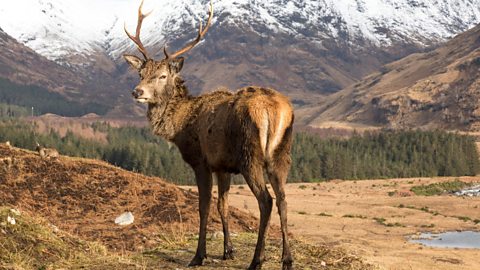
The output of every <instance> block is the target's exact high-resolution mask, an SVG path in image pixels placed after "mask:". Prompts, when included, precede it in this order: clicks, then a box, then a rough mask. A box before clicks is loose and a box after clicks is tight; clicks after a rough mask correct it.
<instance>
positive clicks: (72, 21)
mask: <svg viewBox="0 0 480 270" xmlns="http://www.w3.org/2000/svg"><path fill="white" fill-rule="evenodd" d="M138 3H139V1H136V0H102V1H98V0H83V1H77V0H16V1H8V2H5V3H2V5H1V6H0V26H1V27H2V28H3V29H4V30H5V32H7V33H8V34H9V35H11V36H13V37H14V38H16V39H17V40H19V41H20V42H22V43H24V44H25V45H27V46H28V47H30V48H32V49H34V50H35V51H36V52H38V53H40V54H41V55H43V56H46V57H47V58H49V59H52V60H62V58H63V57H64V56H65V55H68V54H71V53H91V52H95V51H97V50H99V49H103V50H105V52H106V53H107V54H108V55H110V56H112V57H113V58H115V57H118V56H119V55H120V54H121V53H123V52H124V51H125V50H126V47H127V46H129V47H131V46H132V45H131V44H130V42H129V41H128V40H127V39H126V36H125V33H124V32H123V24H124V22H126V24H127V27H128V28H129V29H131V31H134V27H135V23H136V17H135V16H136V9H137V6H138ZM213 5H214V7H215V19H214V24H216V23H217V24H224V23H230V24H245V25H248V26H250V27H251V28H252V30H254V31H255V32H257V34H258V35H259V36H262V35H268V34H270V32H273V33H277V32H283V33H286V34H288V35H289V36H291V37H293V38H296V39H306V40H310V41H313V42H317V43H318V44H319V46H321V44H322V41H323V40H324V39H326V38H335V39H343V40H345V41H347V42H348V43H349V44H351V45H353V46H355V45H360V44H359V41H367V42H370V43H372V44H373V45H375V46H378V47H388V46H391V45H392V44H395V43H398V42H407V43H414V44H418V45H431V44H435V43H436V42H439V41H444V40H445V39H447V38H449V37H452V36H453V35H455V34H458V33H459V32H462V31H465V30H467V29H469V28H471V27H473V26H474V25H475V24H476V23H479V22H480V0H456V1H452V0H395V1H393V0H229V1H225V0H215V1H213ZM207 7H208V0H175V1H161V0H147V1H146V2H145V6H144V10H145V11H149V10H153V13H152V15H151V18H149V19H148V20H146V21H145V25H144V29H143V36H144V40H145V42H146V43H147V44H150V45H153V44H155V45H159V46H160V45H162V44H164V43H165V42H167V41H168V40H169V39H171V38H174V37H175V35H176V34H183V32H184V31H185V30H184V27H185V26H186V25H189V26H191V28H190V29H188V30H187V31H189V32H192V31H195V28H196V25H197V23H198V20H199V19H202V18H205V17H206V9H207Z"/></svg>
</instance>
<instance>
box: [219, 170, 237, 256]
mask: <svg viewBox="0 0 480 270" xmlns="http://www.w3.org/2000/svg"><path fill="white" fill-rule="evenodd" d="M215 175H216V176H217V182H218V204H217V208H218V212H219V213H220V218H221V219H222V225H223V259H224V260H227V259H233V254H234V249H233V245H232V242H231V240H230V231H229V229H228V192H229V191H230V181H231V177H230V174H229V173H215Z"/></svg>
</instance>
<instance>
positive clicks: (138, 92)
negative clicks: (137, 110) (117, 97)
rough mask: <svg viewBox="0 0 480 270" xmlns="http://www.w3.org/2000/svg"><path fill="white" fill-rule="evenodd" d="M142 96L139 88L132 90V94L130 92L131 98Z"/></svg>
mask: <svg viewBox="0 0 480 270" xmlns="http://www.w3.org/2000/svg"><path fill="white" fill-rule="evenodd" d="M142 95H143V90H142V89H139V88H135V90H133V92H132V96H133V97H134V98H138V97H141V96H142Z"/></svg>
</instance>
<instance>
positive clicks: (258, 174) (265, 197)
mask: <svg viewBox="0 0 480 270" xmlns="http://www.w3.org/2000/svg"><path fill="white" fill-rule="evenodd" d="M242 174H243V177H245V181H246V182H247V184H248V186H249V187H250V189H251V190H252V192H253V194H254V195H255V197H256V198H257V201H258V206H259V208H260V225H259V228H258V239H257V245H256V248H255V254H254V255H253V260H252V262H251V264H250V266H249V267H248V269H249V270H256V269H261V268H262V264H263V261H264V260H265V255H264V253H265V236H266V234H267V229H268V223H269V221H270V215H271V213H272V196H270V193H269V192H268V189H267V185H266V183H265V179H264V177H263V167H262V166H260V165H257V166H255V165H253V166H251V168H249V169H248V170H247V171H246V172H243V173H242Z"/></svg>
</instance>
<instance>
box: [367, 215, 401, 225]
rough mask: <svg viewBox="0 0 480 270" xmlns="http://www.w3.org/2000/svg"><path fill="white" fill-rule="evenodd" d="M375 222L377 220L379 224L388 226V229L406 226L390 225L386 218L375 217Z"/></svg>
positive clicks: (397, 223) (396, 223)
mask: <svg viewBox="0 0 480 270" xmlns="http://www.w3.org/2000/svg"><path fill="white" fill-rule="evenodd" d="M373 220H375V221H376V222H377V223H378V224H380V225H383V226H386V227H405V225H403V224H401V223H399V222H395V223H388V222H387V220H386V219H385V218H379V217H374V218H373Z"/></svg>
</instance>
